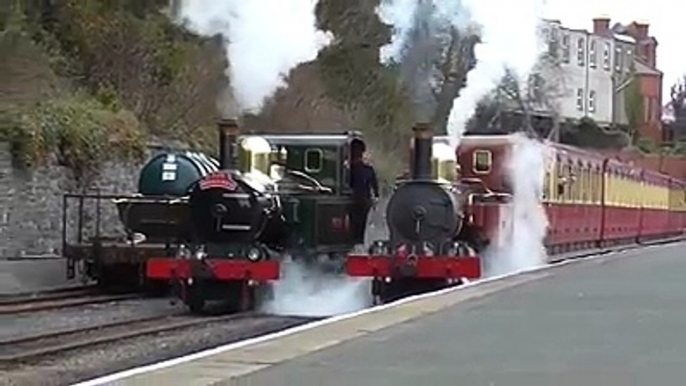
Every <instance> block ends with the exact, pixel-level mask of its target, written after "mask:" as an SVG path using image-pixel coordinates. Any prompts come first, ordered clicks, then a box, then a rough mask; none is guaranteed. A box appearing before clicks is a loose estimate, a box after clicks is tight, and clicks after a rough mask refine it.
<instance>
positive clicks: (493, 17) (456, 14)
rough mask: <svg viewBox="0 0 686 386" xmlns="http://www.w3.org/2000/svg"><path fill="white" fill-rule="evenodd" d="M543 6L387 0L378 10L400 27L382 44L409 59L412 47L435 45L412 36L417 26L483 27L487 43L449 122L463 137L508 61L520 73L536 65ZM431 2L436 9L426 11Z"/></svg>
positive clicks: (533, 0) (491, 0) (521, 1)
mask: <svg viewBox="0 0 686 386" xmlns="http://www.w3.org/2000/svg"><path fill="white" fill-rule="evenodd" d="M542 5H543V3H542V1H541V0H512V1H500V0H462V1H460V0H457V1H455V0H385V1H384V2H383V3H382V6H381V7H380V8H379V15H380V17H381V18H382V19H383V20H384V21H385V22H386V23H389V24H392V25H393V26H394V27H395V34H394V36H393V41H392V43H391V44H390V45H389V46H387V47H384V48H383V49H382V57H383V58H384V59H385V60H389V59H394V60H396V61H402V60H404V61H405V62H407V61H408V60H410V61H412V60H416V58H415V57H414V56H413V55H412V52H413V50H414V51H415V52H417V55H425V54H426V52H427V51H429V52H431V50H432V49H433V50H435V49H436V48H435V47H434V48H427V47H423V49H417V45H419V46H423V45H425V42H426V40H423V39H419V40H415V41H414V42H413V41H412V40H413V39H412V38H413V33H415V32H416V31H417V28H423V29H425V30H427V31H431V30H435V29H440V28H444V27H445V25H446V23H449V24H452V25H453V26H455V27H456V28H457V29H458V30H460V31H461V32H463V33H465V32H467V31H468V30H469V29H472V30H473V29H474V28H476V27H477V26H478V27H479V29H480V35H481V39H482V43H481V44H479V45H477V47H476V52H475V54H476V58H477V60H478V63H477V65H476V68H475V69H474V70H472V71H471V72H470V73H469V75H468V78H467V87H466V88H465V89H463V90H461V92H460V96H459V97H458V98H457V99H456V100H455V104H454V106H453V109H452V112H451V115H450V120H449V123H448V131H449V133H450V134H452V136H453V137H457V138H459V137H460V136H461V135H462V133H463V132H464V130H465V124H466V122H467V120H468V119H469V117H470V116H471V115H472V114H473V112H474V109H475V107H476V104H477V103H478V101H479V100H480V99H481V98H482V97H483V96H485V95H486V94H487V93H489V92H490V91H491V90H493V88H494V87H495V86H496V85H497V83H498V81H499V80H500V79H501V78H502V76H503V75H504V71H505V67H506V66H508V67H510V68H513V69H514V70H515V72H517V73H519V74H520V75H523V74H525V73H527V72H528V71H529V70H530V69H531V68H532V67H533V65H534V63H535V62H536V59H537V57H538V53H539V52H540V49H539V47H540V44H539V43H540V42H539V37H538V33H537V27H538V23H539V21H540V15H541V14H542ZM429 6H433V7H435V9H436V12H433V13H430V12H426V8H427V7H429ZM408 15H412V16H408ZM515 15H516V16H515ZM417 18H419V20H418V19H417ZM418 26H419V27H418ZM414 37H416V35H415V36H414ZM408 43H415V45H414V46H413V45H409V46H408ZM430 76H431V74H430V73H427V74H426V76H425V79H423V80H416V82H419V81H422V82H424V83H429V82H430ZM414 97H415V99H416V95H415V96H414Z"/></svg>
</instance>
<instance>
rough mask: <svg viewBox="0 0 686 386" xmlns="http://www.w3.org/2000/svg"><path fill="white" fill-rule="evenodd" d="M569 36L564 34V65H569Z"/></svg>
mask: <svg viewBox="0 0 686 386" xmlns="http://www.w3.org/2000/svg"><path fill="white" fill-rule="evenodd" d="M569 48H570V47H569V35H568V34H564V35H563V36H562V61H563V62H564V63H569Z"/></svg>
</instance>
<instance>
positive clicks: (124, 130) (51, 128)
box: [0, 98, 145, 179]
mask: <svg viewBox="0 0 686 386" xmlns="http://www.w3.org/2000/svg"><path fill="white" fill-rule="evenodd" d="M142 133H143V131H142V130H141V129H140V125H139V124H138V121H137V120H136V118H135V117H134V116H133V115H132V114H131V113H130V112H127V111H126V110H118V111H113V110H110V109H107V108H105V107H104V106H103V105H102V104H100V103H98V102H96V101H93V100H90V99H86V98H71V99H66V100H49V101H46V102H40V103H37V104H35V105H34V106H32V107H30V108H28V109H26V110H25V111H21V112H17V113H15V114H12V115H11V116H9V117H6V119H5V123H3V124H2V126H1V127H0V138H4V139H5V140H8V141H10V143H11V144H12V149H13V152H14V155H15V157H16V158H17V161H18V163H19V164H20V165H21V166H24V167H31V166H38V165H43V164H46V163H47V162H48V160H50V159H51V157H54V158H55V159H56V161H57V163H58V164H60V165H63V166H66V167H68V168H70V169H71V170H72V171H73V172H74V175H75V177H76V178H77V179H82V178H85V177H88V176H89V175H91V174H92V173H96V172H97V171H98V170H99V168H100V167H101V166H102V164H103V163H104V162H107V161H110V160H122V159H123V160H131V159H140V158H142V157H143V155H144V154H145V153H144V152H145V137H144V135H142Z"/></svg>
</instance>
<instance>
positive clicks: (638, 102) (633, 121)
mask: <svg viewBox="0 0 686 386" xmlns="http://www.w3.org/2000/svg"><path fill="white" fill-rule="evenodd" d="M640 87H641V86H640V84H639V82H638V78H637V77H636V76H635V75H634V74H631V78H630V79H629V84H628V85H627V86H626V89H625V91H624V109H625V111H626V117H627V121H628V123H629V124H628V128H627V135H628V136H629V141H630V143H631V144H634V145H635V144H637V143H638V139H639V138H638V135H637V133H638V128H639V126H641V124H643V114H644V113H643V96H642V95H641V88H640Z"/></svg>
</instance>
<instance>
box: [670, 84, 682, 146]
mask: <svg viewBox="0 0 686 386" xmlns="http://www.w3.org/2000/svg"><path fill="white" fill-rule="evenodd" d="M670 103H671V105H672V110H673V111H674V123H673V127H674V132H675V137H676V139H677V140H683V141H686V75H684V77H683V79H681V81H679V82H677V83H676V84H674V85H673V86H672V89H671V102H670Z"/></svg>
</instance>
